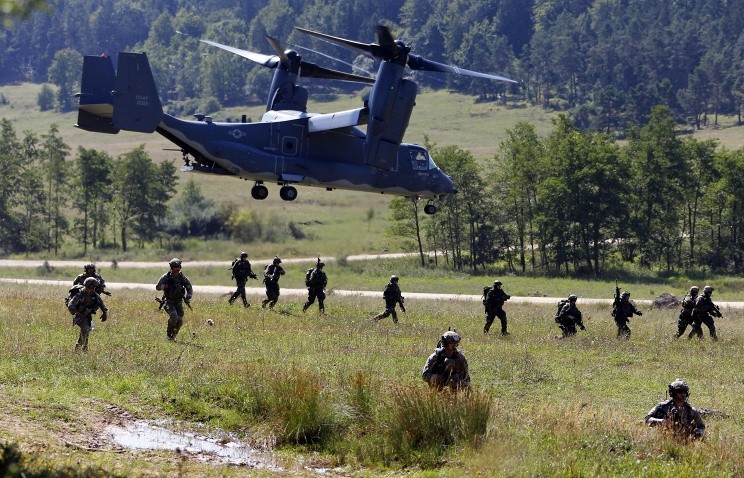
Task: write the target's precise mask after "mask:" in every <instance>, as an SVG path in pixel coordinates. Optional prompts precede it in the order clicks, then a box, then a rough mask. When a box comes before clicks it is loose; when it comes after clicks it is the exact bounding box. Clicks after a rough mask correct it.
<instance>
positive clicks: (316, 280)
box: [302, 267, 328, 314]
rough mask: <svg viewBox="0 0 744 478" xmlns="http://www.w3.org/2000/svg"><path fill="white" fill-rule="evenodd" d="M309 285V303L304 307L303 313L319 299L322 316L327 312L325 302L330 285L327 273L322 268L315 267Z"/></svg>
mask: <svg viewBox="0 0 744 478" xmlns="http://www.w3.org/2000/svg"><path fill="white" fill-rule="evenodd" d="M308 283H309V284H310V285H309V286H308V288H307V301H306V302H305V305H303V306H302V311H303V312H305V311H306V310H307V309H308V308H309V307H310V306H311V305H313V303H314V302H315V299H318V310H319V311H320V313H321V314H322V313H324V312H325V305H324V303H323V301H324V300H325V298H326V295H325V288H326V286H327V285H328V276H326V273H325V272H323V269H322V268H320V267H315V268H314V269H313V271H312V273H311V274H310V279H309V280H308Z"/></svg>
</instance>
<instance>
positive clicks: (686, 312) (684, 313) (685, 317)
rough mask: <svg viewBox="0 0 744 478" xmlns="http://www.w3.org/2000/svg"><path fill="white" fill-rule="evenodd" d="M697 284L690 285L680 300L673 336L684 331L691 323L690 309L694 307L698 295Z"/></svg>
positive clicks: (679, 334) (680, 334)
mask: <svg viewBox="0 0 744 478" xmlns="http://www.w3.org/2000/svg"><path fill="white" fill-rule="evenodd" d="M698 290H699V289H698V286H696V285H694V286H692V287H690V292H688V293H687V294H686V295H685V298H684V299H683V300H682V310H680V311H679V320H678V321H677V333H676V334H674V338H675V339H676V338H679V337H681V336H682V334H684V333H685V330H686V329H687V326H688V325H692V324H693V321H692V310H693V309H694V308H695V302H696V301H697V296H698Z"/></svg>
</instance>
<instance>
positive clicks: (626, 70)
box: [0, 0, 744, 133]
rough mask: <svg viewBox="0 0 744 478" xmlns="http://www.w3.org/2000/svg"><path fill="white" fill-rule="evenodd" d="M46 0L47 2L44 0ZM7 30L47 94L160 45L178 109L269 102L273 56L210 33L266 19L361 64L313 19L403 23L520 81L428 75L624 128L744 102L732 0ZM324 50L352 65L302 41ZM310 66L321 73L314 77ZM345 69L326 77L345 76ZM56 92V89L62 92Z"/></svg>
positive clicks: (12, 72) (93, 13)
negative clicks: (315, 34) (93, 69)
mask: <svg viewBox="0 0 744 478" xmlns="http://www.w3.org/2000/svg"><path fill="white" fill-rule="evenodd" d="M35 3H44V2H40V1H38V0H37V1H36V2H35ZM46 3H48V4H49V5H51V8H52V10H53V14H49V13H48V12H44V11H40V12H35V13H34V14H32V15H30V16H29V17H28V18H27V19H25V20H23V21H16V22H15V23H13V24H12V25H11V26H9V27H8V28H5V29H3V30H0V45H2V47H0V84H7V83H10V82H16V81H32V82H45V81H48V82H50V83H52V84H54V85H55V87H54V88H55V90H56V93H55V92H51V91H49V90H44V91H43V93H44V95H43V97H42V96H41V95H40V98H39V103H40V106H41V107H42V108H51V107H54V108H57V109H60V110H63V111H65V110H68V109H71V108H74V101H73V100H72V95H73V94H74V93H76V92H77V91H78V88H79V85H78V81H79V76H80V69H79V68H80V63H81V56H82V55H83V54H101V53H107V54H110V55H115V54H116V53H117V52H119V51H124V50H136V51H146V52H147V53H148V56H149V58H150V61H151V64H152V67H153V72H154V74H155V77H156V80H157V82H158V85H159V87H160V88H161V97H162V98H163V99H164V101H165V103H166V107H167V108H168V110H169V112H171V113H173V114H191V113H194V112H195V110H197V109H199V110H202V112H204V113H211V112H213V111H216V110H217V109H219V108H220V107H221V106H228V105H229V106H232V105H240V104H245V103H246V102H263V101H264V100H265V98H264V95H265V94H266V92H267V91H268V88H269V84H270V81H271V72H270V71H268V70H266V69H265V68H262V67H259V66H255V65H253V64H252V63H251V62H249V61H246V60H244V59H241V58H238V57H236V56H235V55H231V54H229V53H227V52H223V51H218V50H216V49H213V48H210V47H208V46H205V45H202V44H200V43H199V42H198V39H199V38H208V39H211V40H214V41H218V42H221V43H226V44H229V45H234V46H236V47H239V48H247V49H251V50H253V51H257V52H263V53H272V50H271V49H270V48H269V46H268V44H267V42H266V39H265V35H266V34H270V35H272V36H275V37H277V38H279V39H280V40H281V41H282V43H283V44H284V45H285V47H287V48H289V47H290V46H292V47H293V48H296V47H298V45H299V46H304V47H308V48H312V49H315V50H321V51H324V52H327V53H330V54H331V55H333V56H335V57H337V58H339V59H340V60H343V61H345V62H346V63H354V64H356V65H362V64H364V65H365V66H366V67H367V69H372V70H374V66H373V65H369V64H365V63H364V62H363V61H362V57H359V58H357V57H355V55H354V54H353V53H350V52H347V51H345V50H342V49H340V48H337V47H334V46H330V45H328V44H324V43H322V42H320V41H319V40H317V39H313V38H308V37H306V36H302V35H300V34H299V33H296V32H294V31H293V27H294V26H295V25H297V26H303V27H307V28H311V29H316V30H320V31H324V32H328V33H330V34H333V35H337V36H342V37H346V38H350V39H355V40H359V41H369V42H372V41H375V38H374V34H373V32H374V27H375V25H376V24H378V23H384V24H386V25H388V26H390V27H391V28H392V30H393V32H394V34H395V35H396V37H398V38H400V39H402V40H404V41H406V42H407V43H408V44H410V45H412V47H413V51H414V52H415V53H417V54H420V55H423V56H426V57H427V58H431V59H433V60H437V61H442V62H447V63H454V64H458V65H460V66H464V67H467V68H472V69H477V70H480V71H488V72H498V73H503V74H506V75H509V76H511V77H513V78H516V79H518V80H520V81H521V85H520V86H514V87H512V86H506V85H503V84H498V83H494V82H488V81H484V80H480V79H472V78H458V77H457V75H447V76H438V75H434V74H431V73H421V72H412V74H414V75H415V76H416V79H417V81H418V82H419V84H421V85H424V86H430V87H434V88H441V87H447V88H451V89H457V90H460V91H463V92H469V93H472V94H477V95H480V98H481V99H492V98H497V97H499V95H501V97H502V98H503V95H502V93H508V95H507V97H509V98H512V97H516V98H518V99H520V100H523V99H526V100H528V101H530V102H532V103H534V104H539V105H543V106H544V107H546V108H555V109H559V110H562V111H567V112H570V113H571V117H572V118H573V120H574V122H575V123H576V124H577V125H578V126H579V127H581V128H582V129H585V130H592V131H605V132H615V133H624V132H625V130H626V125H627V124H628V123H636V124H641V125H642V124H645V122H646V121H648V118H649V114H650V111H651V109H652V107H653V106H655V105H658V104H663V105H666V106H668V107H669V108H670V111H671V112H672V113H673V115H674V118H675V120H676V121H677V122H687V123H689V124H691V125H694V126H695V127H702V126H703V125H704V124H706V123H709V124H710V123H712V124H715V123H716V122H717V121H718V115H720V114H730V115H738V121H739V122H740V123H741V107H742V103H744V9H742V8H740V7H741V5H740V2H737V1H733V0H670V1H667V2H659V1H656V0H601V1H600V0H380V1H377V2H369V1H363V0H312V1H304V0H275V1H268V0H256V1H252V2H238V3H237V4H236V3H235V2H227V1H225V0H205V1H202V2H193V1H187V0H152V1H145V0H128V1H123V0H95V1H94V0H61V1H58V2H46ZM300 52H301V53H302V54H303V55H305V56H306V57H307V58H308V59H309V60H311V61H315V62H318V63H322V64H328V66H331V67H334V68H338V69H347V70H348V69H349V67H348V66H346V65H344V64H342V63H333V64H329V62H332V60H329V59H328V58H325V57H320V56H314V53H312V52H309V51H308V50H300ZM309 81H310V82H312V81H314V80H309ZM343 88H344V86H343V85H339V84H338V83H336V84H334V85H331V84H330V83H328V82H323V83H321V82H317V81H316V82H315V83H313V89H314V91H316V93H317V92H318V91H320V92H333V91H337V90H339V89H343ZM55 94H56V99H54V101H52V97H53V96H55Z"/></svg>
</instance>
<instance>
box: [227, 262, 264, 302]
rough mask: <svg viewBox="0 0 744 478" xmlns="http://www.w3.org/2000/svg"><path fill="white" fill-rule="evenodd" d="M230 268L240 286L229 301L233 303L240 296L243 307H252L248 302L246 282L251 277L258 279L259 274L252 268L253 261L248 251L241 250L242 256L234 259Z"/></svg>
mask: <svg viewBox="0 0 744 478" xmlns="http://www.w3.org/2000/svg"><path fill="white" fill-rule="evenodd" d="M230 270H231V271H232V278H233V279H235V283H236V284H237V286H238V288H237V289H236V290H235V292H233V294H232V295H231V296H230V298H229V299H228V300H227V301H228V302H229V303H230V305H232V304H233V302H235V299H237V298H238V297H240V298H241V299H243V307H250V306H251V304H249V303H248V297H246V295H245V283H246V282H247V281H248V278H249V277H250V278H251V279H258V276H257V275H256V274H254V273H253V271H252V270H251V263H250V262H248V253H247V252H241V253H240V257H239V258H237V259H235V260H234V261H233V263H232V267H230Z"/></svg>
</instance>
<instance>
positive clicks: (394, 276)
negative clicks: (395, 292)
mask: <svg viewBox="0 0 744 478" xmlns="http://www.w3.org/2000/svg"><path fill="white" fill-rule="evenodd" d="M390 282H398V276H396V275H392V276H390Z"/></svg>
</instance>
